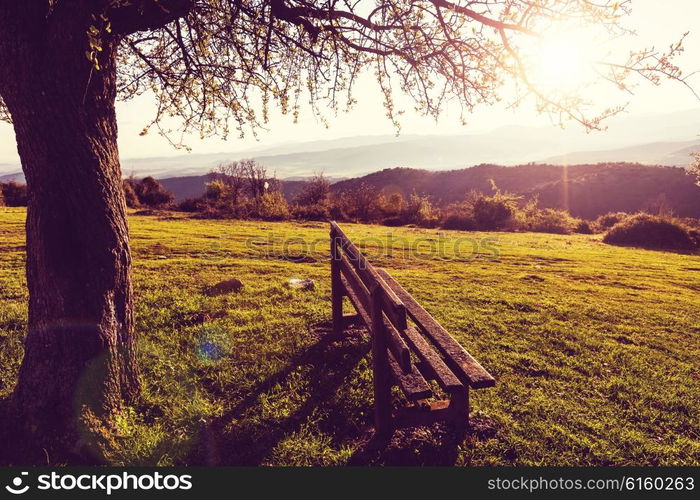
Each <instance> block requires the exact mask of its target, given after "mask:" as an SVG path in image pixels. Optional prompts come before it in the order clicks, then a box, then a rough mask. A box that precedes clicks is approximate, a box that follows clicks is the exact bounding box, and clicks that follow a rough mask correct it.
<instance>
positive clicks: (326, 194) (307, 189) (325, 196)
mask: <svg viewBox="0 0 700 500" xmlns="http://www.w3.org/2000/svg"><path fill="white" fill-rule="evenodd" d="M330 194H331V183H330V182H329V181H328V179H326V178H325V177H324V176H323V173H319V174H316V175H314V176H313V177H312V178H311V179H309V180H307V181H306V182H304V185H303V186H302V188H301V191H300V192H299V194H298V195H297V196H296V198H295V199H294V201H295V203H297V204H299V205H303V206H312V205H325V204H328V202H329V200H330Z"/></svg>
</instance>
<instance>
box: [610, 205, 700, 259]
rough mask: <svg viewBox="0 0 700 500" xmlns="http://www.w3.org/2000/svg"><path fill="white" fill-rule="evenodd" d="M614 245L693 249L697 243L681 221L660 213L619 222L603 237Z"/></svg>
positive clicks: (636, 216) (628, 218)
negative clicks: (662, 215) (661, 215)
mask: <svg viewBox="0 0 700 500" xmlns="http://www.w3.org/2000/svg"><path fill="white" fill-rule="evenodd" d="M603 241H604V242H605V243H610V244H612V245H623V246H636V247H642V248H656V249H669V250H692V249H694V248H696V246H697V244H696V242H695V241H694V239H693V237H692V236H691V235H690V234H689V232H688V229H687V228H686V227H685V226H684V225H682V224H680V223H679V222H677V221H675V220H673V219H669V218H665V217H660V216H658V215H649V214H643V213H642V214H637V215H633V216H630V217H627V218H626V219H624V220H622V221H621V222H618V223H617V224H615V225H614V226H613V227H611V228H610V229H609V230H608V232H607V233H606V234H605V237H604V238H603Z"/></svg>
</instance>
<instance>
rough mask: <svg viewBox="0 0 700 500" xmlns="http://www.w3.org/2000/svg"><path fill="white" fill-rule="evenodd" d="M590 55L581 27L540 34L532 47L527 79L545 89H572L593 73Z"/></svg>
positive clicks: (591, 51)
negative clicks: (529, 76)
mask: <svg viewBox="0 0 700 500" xmlns="http://www.w3.org/2000/svg"><path fill="white" fill-rule="evenodd" d="M593 56H594V50H593V43H592V41H591V39H590V38H586V36H585V34H584V33H583V32H581V31H576V30H571V31H568V32H560V33H557V34H555V35H551V36H547V37H544V38H542V39H540V40H538V41H537V43H536V44H535V46H534V47H533V50H532V55H531V57H530V60H531V80H532V82H533V83H534V84H535V85H537V86H538V87H539V88H541V89H542V90H545V91H549V92H561V93H569V92H574V91H576V90H578V89H580V88H581V87H583V86H585V85H586V84H587V83H588V82H589V81H590V80H591V79H592V77H593V76H595V75H594V57H593Z"/></svg>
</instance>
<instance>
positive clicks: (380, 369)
mask: <svg viewBox="0 0 700 500" xmlns="http://www.w3.org/2000/svg"><path fill="white" fill-rule="evenodd" d="M381 293H382V290H381V288H379V287H376V288H375V289H374V290H373V291H372V332H371V334H372V384H373V386H374V428H375V431H376V433H377V435H378V436H381V437H388V436H389V435H391V430H392V429H391V374H390V373H389V354H388V351H387V345H386V331H385V328H384V317H383V312H382V295H381Z"/></svg>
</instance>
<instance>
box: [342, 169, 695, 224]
mask: <svg viewBox="0 0 700 500" xmlns="http://www.w3.org/2000/svg"><path fill="white" fill-rule="evenodd" d="M492 179H493V181H494V182H495V183H496V184H497V186H498V187H499V188H500V189H501V190H504V191H507V192H510V193H515V194H518V195H521V196H522V197H523V198H524V199H530V198H534V197H537V198H538V199H539V202H540V206H542V207H549V208H568V209H569V211H570V212H571V214H572V215H574V216H577V217H584V218H589V219H590V218H595V217H597V216H598V215H601V214H604V213H607V212H613V211H625V212H636V211H639V210H652V211H653V210H656V209H658V208H659V207H662V208H663V209H670V210H672V211H673V213H674V214H676V215H678V216H682V217H700V187H698V186H697V185H696V184H695V178H694V177H692V176H690V175H688V174H687V172H686V171H685V170H684V169H682V168H677V167H664V166H646V165H640V164H629V163H610V164H596V165H573V166H560V165H546V164H528V165H520V166H516V167H504V166H498V165H478V166H475V167H471V168H466V169H461V170H451V171H439V172H432V171H428V170H418V169H408V168H395V169H386V170H383V171H381V172H375V173H373V174H370V175H367V176H364V177H359V178H356V179H349V180H345V181H341V182H338V183H335V184H334V185H333V186H332V189H333V190H334V191H336V192H341V191H352V190H353V189H355V188H357V187H359V186H360V185H361V184H367V185H370V186H372V187H374V188H375V189H376V190H377V191H382V192H384V193H392V192H399V193H401V194H403V195H404V196H408V195H410V194H411V193H412V192H414V191H415V192H416V193H418V194H423V195H427V196H429V197H430V198H431V199H432V201H433V202H434V203H436V204H438V205H447V204H449V203H453V202H457V201H461V200H463V199H464V197H465V196H466V194H467V193H468V192H469V191H471V190H475V191H480V192H483V193H490V192H491V191H492V189H491V180H492Z"/></svg>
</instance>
